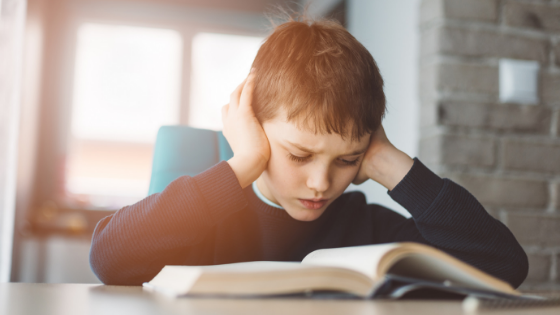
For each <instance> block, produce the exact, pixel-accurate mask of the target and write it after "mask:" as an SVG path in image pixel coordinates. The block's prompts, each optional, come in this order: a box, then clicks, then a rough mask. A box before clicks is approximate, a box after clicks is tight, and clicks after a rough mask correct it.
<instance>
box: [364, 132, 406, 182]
mask: <svg viewBox="0 0 560 315" xmlns="http://www.w3.org/2000/svg"><path fill="white" fill-rule="evenodd" d="M412 164H414V161H413V160H412V159H411V158H410V157H409V156H408V155H407V154H406V153H404V152H402V151H401V150H399V149H397V148H396V147H395V146H394V145H393V144H392V143H391V142H390V141H389V139H387V135H386V134H385V130H384V129H383V126H382V125H381V126H379V128H378V129H377V130H376V131H375V132H374V133H372V134H371V138H370V143H369V147H368V150H367V151H366V153H365V155H364V159H363V160H362V164H361V166H360V170H359V171H358V174H357V175H356V177H355V178H354V181H353V183H354V184H356V185H359V184H361V183H363V182H365V181H366V180H368V179H370V178H371V179H372V180H374V181H376V182H378V183H380V184H381V185H383V186H385V188H387V189H388V190H393V188H395V186H397V184H398V183H399V182H400V181H401V180H402V179H403V178H404V176H405V175H406V174H407V173H408V171H409V170H410V169H411V168H412Z"/></svg>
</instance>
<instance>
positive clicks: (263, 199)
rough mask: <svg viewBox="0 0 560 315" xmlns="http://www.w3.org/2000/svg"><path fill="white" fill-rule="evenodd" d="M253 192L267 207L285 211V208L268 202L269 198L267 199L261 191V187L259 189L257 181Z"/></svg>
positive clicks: (254, 183)
mask: <svg viewBox="0 0 560 315" xmlns="http://www.w3.org/2000/svg"><path fill="white" fill-rule="evenodd" d="M253 191H254V192H255V195H257V197H259V199H260V200H262V202H264V203H266V204H267V205H269V206H271V207H274V208H278V209H282V210H284V208H282V207H280V206H279V205H278V204H275V203H274V202H272V201H270V200H268V198H266V197H265V196H264V195H263V194H262V193H261V191H260V190H259V187H257V181H254V182H253Z"/></svg>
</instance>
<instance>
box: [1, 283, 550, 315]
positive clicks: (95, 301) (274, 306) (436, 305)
mask: <svg viewBox="0 0 560 315" xmlns="http://www.w3.org/2000/svg"><path fill="white" fill-rule="evenodd" d="M527 313H531V314H536V315H545V314H555V315H558V314H560V307H550V308H539V309H530V310H529V309H521V310H517V311H513V310H507V311H500V312H496V311H491V312H481V313H480V314H496V315H498V314H527ZM0 314H2V315H4V314H9V315H19V314H26V315H27V314H30V315H42V314H53V315H55V314H56V315H66V314H68V315H70V314H71V315H78V314H91V315H96V314H103V315H111V314H118V315H127V314H134V315H143V314H158V315H159V314H161V315H166V314H239V315H248V314H267V315H268V314H271V315H275V314H283V315H284V314H288V315H299V314H302V315H311V314H320V315H329V314H344V315H351V314H368V315H371V314H375V315H383V314H429V315H433V314H449V315H453V314H463V312H462V309H461V303H460V302H459V301H438V302H435V301H411V300H408V301H371V300H370V301H362V300H311V299H295V298H292V299H288V298H282V299H216V298H180V299H175V300H174V299H168V298H166V297H163V296H160V295H156V294H152V293H149V292H145V291H143V290H142V288H141V287H119V286H103V285H92V284H27V283H4V284H0Z"/></svg>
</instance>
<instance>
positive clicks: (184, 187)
mask: <svg viewBox="0 0 560 315" xmlns="http://www.w3.org/2000/svg"><path fill="white" fill-rule="evenodd" d="M245 206H247V200H246V198H245V195H244V193H243V190H242V189H241V186H240V185H239V182H238V181H237V177H236V176H235V174H234V172H233V171H232V170H231V168H230V166H229V164H228V163H227V162H220V163H218V164H216V165H215V166H213V167H212V168H210V169H208V170H207V171H205V172H203V173H201V174H199V175H197V176H194V177H190V176H182V177H180V178H178V179H176V180H175V181H173V182H172V183H170V184H169V185H168V186H167V187H166V188H165V190H163V191H162V192H161V193H157V194H153V195H151V196H148V197H147V198H145V199H143V200H141V201H139V202H138V203H136V204H134V205H131V206H127V207H124V208H122V209H120V210H119V211H117V212H116V213H114V214H112V215H110V216H108V217H106V218H104V219H102V220H101V221H100V222H99V223H98V224H97V226H96V228H95V231H94V233H93V240H92V246H91V250H90V264H91V268H92V270H93V271H94V272H95V274H96V275H97V277H98V278H99V279H100V280H101V281H103V283H105V284H127V285H131V284H141V283H142V282H144V281H148V280H150V279H151V278H153V277H154V276H155V275H156V274H157V273H158V272H159V271H160V270H161V268H163V266H164V265H166V264H173V263H174V257H175V256H176V255H177V249H181V250H182V251H186V250H188V248H189V246H194V245H196V244H198V243H199V242H201V241H202V240H203V239H204V238H205V237H206V236H207V235H208V233H209V231H210V230H211V228H212V227H213V226H215V225H216V224H217V223H218V222H220V221H221V220H223V219H225V218H226V217H227V216H228V215H229V214H231V213H234V212H236V211H239V210H240V209H242V208H244V207H245ZM191 254H192V255H196V254H197V253H191Z"/></svg>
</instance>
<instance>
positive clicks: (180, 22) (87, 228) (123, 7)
mask: <svg viewBox="0 0 560 315" xmlns="http://www.w3.org/2000/svg"><path fill="white" fill-rule="evenodd" d="M137 6H138V3H134V2H130V3H125V2H119V3H118V4H116V9H114V8H113V7H112V6H111V2H107V1H102V0H101V1H100V0H91V1H90V0H86V1H81V2H69V3H65V6H64V7H63V8H60V10H58V12H57V15H56V16H52V17H51V19H50V20H49V24H51V25H50V27H49V28H48V30H47V34H46V39H47V41H49V39H50V40H52V42H51V44H49V45H47V47H46V52H45V57H44V60H45V63H46V64H48V65H47V66H45V71H44V72H45V75H44V76H43V81H46V80H48V81H47V82H46V84H45V85H44V86H43V94H44V96H45V99H46V101H45V102H44V104H41V113H49V114H48V117H45V115H41V116H42V119H41V122H40V124H41V127H40V134H39V143H40V145H39V155H40V158H39V161H38V167H37V176H36V179H37V189H36V192H35V196H34V205H35V206H34V207H32V208H31V209H30V211H29V215H28V216H27V217H28V222H29V223H30V224H29V225H28V229H30V230H31V231H32V232H34V233H37V234H44V233H57V234H65V235H91V233H93V230H94V228H95V225H96V224H97V222H98V221H99V220H101V219H102V218H103V217H105V216H107V215H110V214H113V213H115V212H116V211H117V210H116V209H115V210H97V209H91V208H73V207H70V206H68V205H66V204H64V202H62V201H63V200H62V198H61V196H60V195H58V192H60V191H61V189H63V187H61V186H60V185H63V184H61V183H63V181H64V179H65V172H64V165H65V161H64V158H63V157H64V156H65V155H66V153H67V152H68V144H69V140H70V131H71V110H72V99H73V97H72V92H73V79H74V78H73V76H74V70H75V69H74V65H75V62H76V51H77V36H78V29H79V27H80V26H81V25H82V24H84V23H95V24H106V25H127V26H137V27H149V28H162V29H171V30H175V31H177V32H178V33H179V34H180V35H181V37H182V41H183V47H182V48H183V50H182V53H183V57H182V70H181V80H182V82H181V85H180V86H181V87H180V105H179V124H182V125H186V124H188V119H189V117H188V114H189V101H190V87H191V52H192V40H193V38H194V36H195V35H196V34H197V33H200V32H205V33H219V34H228V35H244V36H260V37H265V36H266V35H267V33H268V31H269V30H270V29H269V28H268V27H267V25H268V22H267V20H266V19H265V18H264V16H263V15H262V14H256V13H246V12H240V11H229V12H227V11H221V10H214V9H202V8H194V7H190V6H188V5H179V4H171V3H143V4H142V6H143V7H142V8H140V9H138V7H137ZM181 13H184V15H186V17H183V16H181ZM226 17H227V18H226ZM49 118H51V119H49ZM53 182H54V183H55V184H53Z"/></svg>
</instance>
